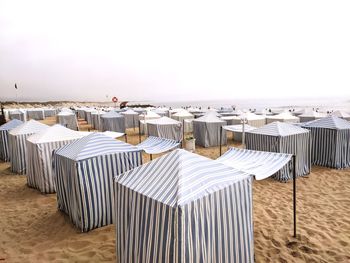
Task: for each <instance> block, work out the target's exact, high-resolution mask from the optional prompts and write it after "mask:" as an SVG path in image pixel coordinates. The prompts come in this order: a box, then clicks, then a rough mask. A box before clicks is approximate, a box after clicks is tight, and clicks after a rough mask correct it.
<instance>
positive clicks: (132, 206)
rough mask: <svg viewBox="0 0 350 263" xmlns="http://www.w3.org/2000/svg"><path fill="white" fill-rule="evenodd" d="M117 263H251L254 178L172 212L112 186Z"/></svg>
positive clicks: (160, 204)
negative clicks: (114, 199) (114, 202)
mask: <svg viewBox="0 0 350 263" xmlns="http://www.w3.org/2000/svg"><path fill="white" fill-rule="evenodd" d="M115 205H116V211H115V215H116V222H115V225H116V255H117V262H242V263H243V262H254V241H253V215H252V178H251V177H248V178H245V179H243V180H240V181H238V182H235V183H234V184H232V185H230V186H228V187H226V188H224V189H221V190H220V191H217V192H214V193H211V194H209V195H207V196H204V197H203V198H201V199H197V200H195V201H193V202H189V203H187V204H185V205H183V206H177V207H172V206H169V205H166V204H164V203H162V202H159V201H157V200H155V199H154V198H149V197H147V196H146V195H144V194H141V193H139V192H137V191H134V190H132V189H130V188H127V187H126V186H124V185H122V184H119V183H118V182H116V204H115Z"/></svg>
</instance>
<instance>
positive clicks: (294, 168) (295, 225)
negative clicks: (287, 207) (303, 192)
mask: <svg viewBox="0 0 350 263" xmlns="http://www.w3.org/2000/svg"><path fill="white" fill-rule="evenodd" d="M295 159H296V158H295V155H293V220H294V232H293V237H295V238H296V237H297V202H296V199H297V194H296V167H295V166H296V162H295Z"/></svg>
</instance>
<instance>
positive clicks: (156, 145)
mask: <svg viewBox="0 0 350 263" xmlns="http://www.w3.org/2000/svg"><path fill="white" fill-rule="evenodd" d="M179 146H180V142H178V141H175V140H171V139H166V138H160V137H154V136H149V137H148V138H147V139H146V140H144V141H143V142H141V143H139V144H138V145H136V147H137V148H139V149H141V150H143V151H145V152H146V153H148V154H160V153H164V152H167V151H170V150H172V149H175V148H177V147H179Z"/></svg>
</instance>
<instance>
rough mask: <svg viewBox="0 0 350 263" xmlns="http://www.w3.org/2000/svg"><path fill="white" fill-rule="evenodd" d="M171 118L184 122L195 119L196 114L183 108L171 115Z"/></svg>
mask: <svg viewBox="0 0 350 263" xmlns="http://www.w3.org/2000/svg"><path fill="white" fill-rule="evenodd" d="M171 118H172V119H174V120H177V121H180V122H182V121H183V120H189V119H194V115H193V114H191V113H190V112H188V111H187V110H184V109H181V110H179V111H177V112H175V113H174V114H172V115H171Z"/></svg>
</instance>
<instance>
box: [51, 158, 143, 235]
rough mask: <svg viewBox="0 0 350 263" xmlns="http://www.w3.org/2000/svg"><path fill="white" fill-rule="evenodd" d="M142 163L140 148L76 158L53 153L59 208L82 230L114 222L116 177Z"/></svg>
mask: <svg viewBox="0 0 350 263" xmlns="http://www.w3.org/2000/svg"><path fill="white" fill-rule="evenodd" d="M141 164H142V156H141V152H140V151H129V152H125V153H114V154H106V155H99V156H95V157H91V158H88V159H83V160H80V161H74V160H72V159H69V158H67V157H64V156H62V155H59V154H54V156H53V169H54V178H55V180H56V192H57V203H58V208H59V209H60V210H62V211H63V212H65V213H67V214H68V215H69V217H70V219H71V221H72V222H73V224H74V225H76V227H78V228H79V229H80V230H81V231H82V232H86V231H89V230H92V229H94V228H97V227H101V226H104V225H108V224H112V223H114V216H113V215H114V185H113V178H114V176H117V175H119V174H121V173H124V172H126V171H128V170H130V169H133V168H135V167H137V166H139V165H141Z"/></svg>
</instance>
